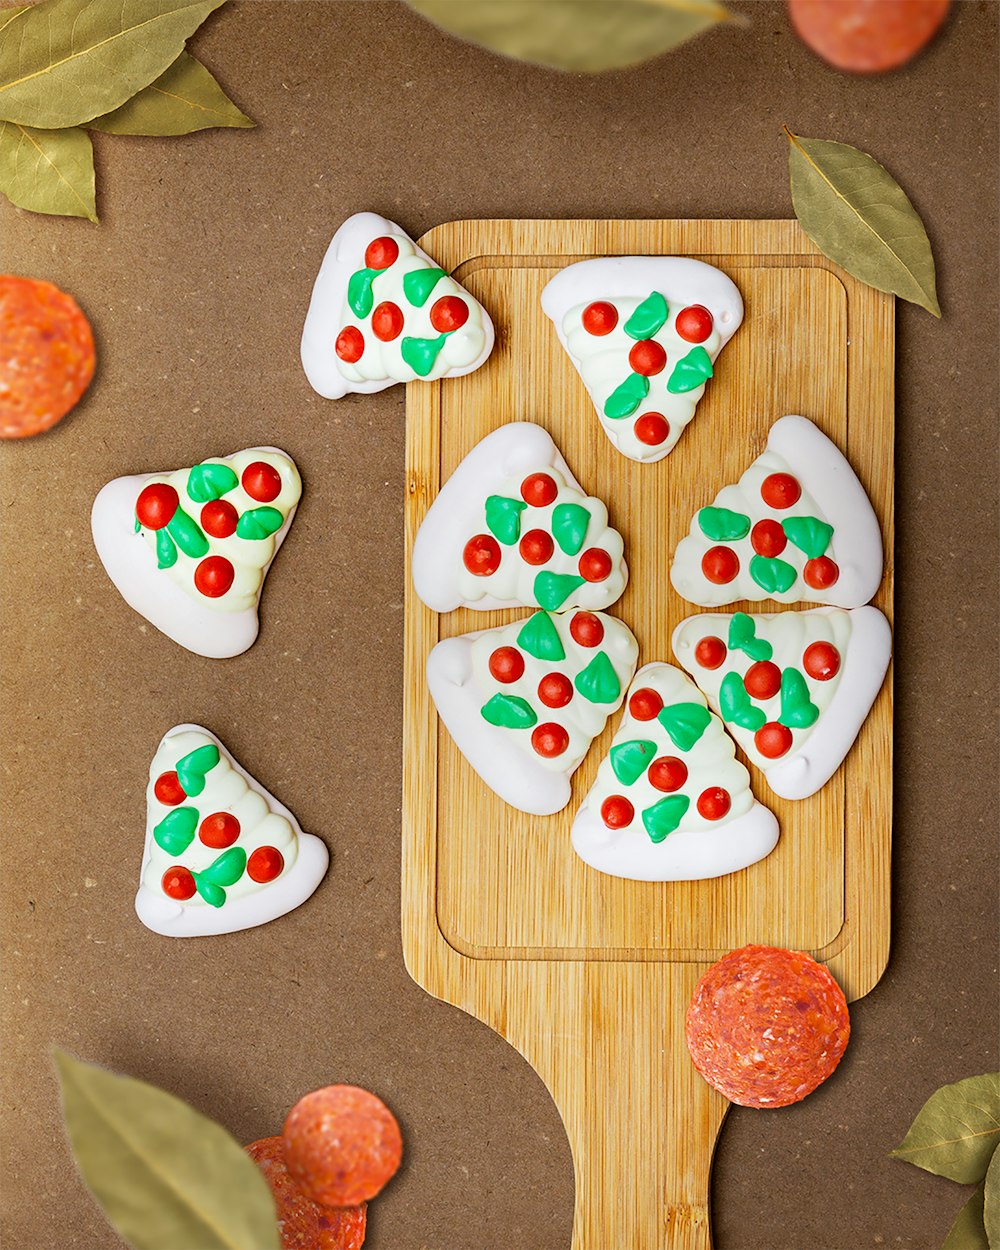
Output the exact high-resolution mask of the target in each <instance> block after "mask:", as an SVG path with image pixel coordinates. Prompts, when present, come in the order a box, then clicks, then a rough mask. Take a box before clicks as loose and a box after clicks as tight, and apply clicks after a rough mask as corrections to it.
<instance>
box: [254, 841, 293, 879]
mask: <svg viewBox="0 0 1000 1250" xmlns="http://www.w3.org/2000/svg"><path fill="white" fill-rule="evenodd" d="M284 866H285V857H284V855H282V853H281V852H280V851H279V850H278V848H277V847H276V846H258V847H257V849H256V850H255V851H254V852H253V854H252V855H251V856H250V858H249V859H248V860H247V876H248V877H249V878H250V880H251V881H256V882H257V884H258V885H266V884H267V882H268V881H274V880H275V879H276V878H277V877H280V876H281V870H282V869H283V868H284Z"/></svg>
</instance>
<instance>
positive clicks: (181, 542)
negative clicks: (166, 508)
mask: <svg viewBox="0 0 1000 1250" xmlns="http://www.w3.org/2000/svg"><path fill="white" fill-rule="evenodd" d="M167 531H168V533H169V534H170V537H171V538H172V539H173V540H174V542H175V543H176V544H177V546H178V547H180V549H181V551H183V552H184V554H185V555H186V556H190V557H191V558H192V559H193V560H198V559H200V558H201V557H202V556H204V555H207V554H208V539H207V538H206V537H205V535H204V534H203V533H202V532H201V526H199V525H198V523H197V521H192V520H191V518H190V517H189V516H188V514H187V513H186V512H185V511H184V509H183V508H178V509H177V510H176V512H175V513H174V515H173V516H172V517H171V518H170V520H169V521H168V522H167Z"/></svg>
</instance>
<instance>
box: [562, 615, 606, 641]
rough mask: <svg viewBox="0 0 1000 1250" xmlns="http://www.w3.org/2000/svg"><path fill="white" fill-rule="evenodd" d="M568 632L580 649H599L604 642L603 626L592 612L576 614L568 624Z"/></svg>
mask: <svg viewBox="0 0 1000 1250" xmlns="http://www.w3.org/2000/svg"><path fill="white" fill-rule="evenodd" d="M569 632H570V637H571V638H572V639H573V641H574V642H578V643H579V644H580V646H581V647H599V646H600V645H601V643H602V642H603V641H604V625H603V624H602V623H601V618H600V617H599V616H595V615H594V614H593V612H577V613H576V615H575V616H574V617H573V619H572V620H571V621H570V623H569Z"/></svg>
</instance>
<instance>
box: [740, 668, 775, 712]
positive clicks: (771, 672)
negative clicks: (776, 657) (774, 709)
mask: <svg viewBox="0 0 1000 1250" xmlns="http://www.w3.org/2000/svg"><path fill="white" fill-rule="evenodd" d="M743 685H744V686H745V687H746V692H747V694H748V695H749V696H750V697H751V699H757V700H759V701H761V702H763V701H764V700H765V699H773V698H774V696H775V695H776V694H777V693H778V691H779V690H780V689H781V669H780V668H778V666H777V664H774V663H772V662H771V661H770V660H758V661H757V663H756V664H751V665H750V667H749V668H748V669H747V671H746V673H745V674H744V676H743Z"/></svg>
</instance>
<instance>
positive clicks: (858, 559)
mask: <svg viewBox="0 0 1000 1250" xmlns="http://www.w3.org/2000/svg"><path fill="white" fill-rule="evenodd" d="M670 580H671V582H672V583H673V585H674V589H675V590H676V591H677V593H678V594H680V595H683V597H684V598H685V599H687V600H689V601H690V602H691V603H699V604H702V605H703V606H704V607H718V606H720V605H721V604H724V603H735V602H736V601H737V600H740V599H750V600H758V599H776V600H777V601H778V602H779V603H795V602H798V601H801V600H803V599H805V600H811V601H812V602H814V603H825V604H832V605H834V606H836V607H841V608H856V607H860V606H861V605H862V604H865V603H867V602H868V601H869V599H871V598H872V596H873V595H874V594H875V592H876V591H877V590H878V587H879V583H880V582H881V580H882V534H881V531H880V529H879V524H878V518H877V517H876V516H875V512H874V510H873V509H872V506H871V503H870V501H869V499H868V496H867V494H866V493H865V488H864V487H863V486H862V485H861V483H860V482H859V481H858V478H857V476H856V474H855V472H854V470H853V469H852V468H851V466H850V465H849V464H848V462H847V460H846V459H845V458H844V456H843V455H842V454H841V452H840V450H839V449H838V448H837V446H836V445H835V444H834V443H832V442H831V441H830V439H828V438H827V436H826V435H825V434H824V433H823V432H822V431H821V430H819V429H818V428H817V427H816V426H815V425H813V423H812V422H811V421H807V420H806V418H805V417H796V416H788V417H782V418H781V419H780V420H779V421H776V422H775V423H774V425H773V426H772V427H771V432H770V434H769V435H768V439H767V448H766V449H765V451H764V452H762V454H761V455H759V456H758V457H757V459H756V460H755V461H754V462H753V464H751V465H750V467H749V468H748V469H747V471H746V472H745V473H744V474H743V476H742V477H741V478H740V480H739V482H737V483H736V485H734V486H732V485H731V486H725V487H723V489H722V490H721V491H719V493H718V495H716V497H715V500H714V502H713V503H712V504H711V505H710V506H708V507H705V508H702V509H700V510H699V511H698V512H697V513H696V514H695V518H694V520H693V521H692V523H691V532H690V534H688V536H687V537H686V538H683V539H682V540H681V541H680V542H679V543H678V545H677V551H676V552H675V553H674V562H673V565H672V566H671V569H670Z"/></svg>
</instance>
